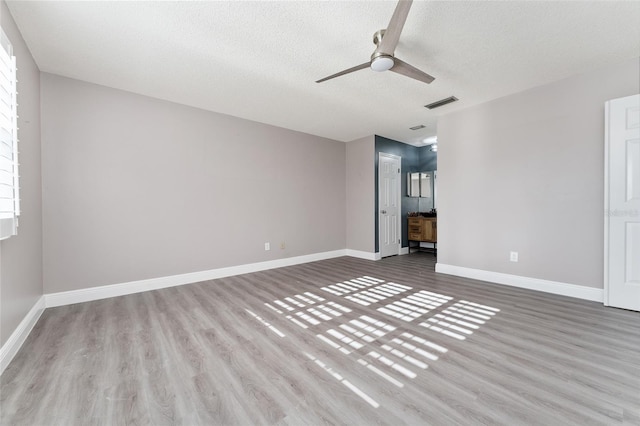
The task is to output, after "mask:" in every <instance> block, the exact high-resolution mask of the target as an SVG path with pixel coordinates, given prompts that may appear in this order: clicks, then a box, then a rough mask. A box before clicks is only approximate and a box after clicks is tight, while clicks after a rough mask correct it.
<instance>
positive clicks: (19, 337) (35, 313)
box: [0, 296, 45, 375]
mask: <svg viewBox="0 0 640 426" xmlns="http://www.w3.org/2000/svg"><path fill="white" fill-rule="evenodd" d="M44 308H45V303H44V296H40V298H39V299H38V301H37V302H36V303H35V304H34V305H33V307H32V308H31V309H30V310H29V312H28V313H27V315H25V317H24V318H23V319H22V321H21V322H20V324H18V327H16V329H15V330H14V331H13V333H11V336H9V339H7V341H6V342H5V344H4V345H2V348H0V375H2V373H4V369H5V368H7V366H8V365H9V363H10V362H11V360H12V359H13V357H14V356H16V354H17V353H18V351H19V350H20V348H21V347H22V345H23V344H24V342H25V340H27V337H28V336H29V333H31V330H32V329H33V326H34V325H36V322H38V319H39V318H40V315H42V312H44Z"/></svg>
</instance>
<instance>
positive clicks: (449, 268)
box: [436, 263, 604, 302]
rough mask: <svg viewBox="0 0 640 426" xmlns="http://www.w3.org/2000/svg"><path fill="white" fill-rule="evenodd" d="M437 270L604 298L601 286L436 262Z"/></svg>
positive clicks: (593, 299) (563, 292)
mask: <svg viewBox="0 0 640 426" xmlns="http://www.w3.org/2000/svg"><path fill="white" fill-rule="evenodd" d="M436 272H438V273H441V274H447V275H456V276H458V277H464V278H472V279H475V280H480V281H489V282H491V283H495V284H504V285H509V286H512V287H519V288H526V289H529V290H537V291H543V292H545V293H553V294H558V295H561V296H569V297H575V298H578V299H584V300H591V301H593V302H602V301H603V298H604V290H603V289H601V288H593V287H586V286H582V285H576V284H567V283H562V282H557V281H548V280H542V279H539V278H529V277H522V276H519V275H511V274H503V273H501V272H491V271H484V270H482V269H473V268H465V267H462V266H454V265H447V264H443V263H436Z"/></svg>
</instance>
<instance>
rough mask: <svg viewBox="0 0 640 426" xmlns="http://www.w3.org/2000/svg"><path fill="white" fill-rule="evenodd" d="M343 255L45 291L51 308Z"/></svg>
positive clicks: (316, 255) (338, 252)
mask: <svg viewBox="0 0 640 426" xmlns="http://www.w3.org/2000/svg"><path fill="white" fill-rule="evenodd" d="M340 256H347V250H345V249H343V250H334V251H327V252H322V253H314V254H308V255H304V256H295V257H287V258H284V259H276V260H269V261H266V262H258V263H249V264H245V265H238V266H230V267H226V268H218V269H211V270H208V271H199V272H190V273H186V274H179V275H171V276H168V277H159V278H150V279H146V280H139V281H130V282H127V283H121V284H111V285H105V286H100V287H91V288H83V289H80V290H71V291H62V292H59V293H48V294H45V295H44V297H45V306H46V307H47V308H52V307H55V306H65V305H72V304H74V303H82V302H90V301H92V300H100V299H108V298H110V297H117V296H125V295H127V294H133V293H142V292H144V291H150V290H159V289H161V288H167V287H175V286H179V285H183V284H193V283H198V282H202V281H208V280H215V279H217V278H225V277H231V276H233V275H240V274H248V273H251V272H259V271H266V270H268V269H274V268H282V267H284V266H293V265H299V264H302V263H308V262H315V261H317V260H324V259H331V258H334V257H340Z"/></svg>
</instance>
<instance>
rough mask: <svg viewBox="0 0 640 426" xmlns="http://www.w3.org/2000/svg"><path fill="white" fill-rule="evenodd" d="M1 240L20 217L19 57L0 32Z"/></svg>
mask: <svg viewBox="0 0 640 426" xmlns="http://www.w3.org/2000/svg"><path fill="white" fill-rule="evenodd" d="M0 46H1V48H0V240H2V239H5V238H9V237H10V236H12V235H15V234H16V232H17V228H18V216H19V215H20V197H19V191H18V189H19V187H18V114H17V111H18V103H17V91H16V83H17V80H16V57H15V56H13V47H12V46H11V42H9V39H8V38H7V36H6V35H5V33H4V31H2V29H0Z"/></svg>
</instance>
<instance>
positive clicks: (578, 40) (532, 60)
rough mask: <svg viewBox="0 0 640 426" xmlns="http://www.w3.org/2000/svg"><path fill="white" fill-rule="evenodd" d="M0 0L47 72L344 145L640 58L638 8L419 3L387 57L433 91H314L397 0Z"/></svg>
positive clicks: (359, 85) (414, 135)
mask: <svg viewBox="0 0 640 426" xmlns="http://www.w3.org/2000/svg"><path fill="white" fill-rule="evenodd" d="M7 4H8V6H9V9H10V11H11V14H12V15H13V17H14V19H15V21H16V23H17V25H18V27H19V28H20V30H21V32H22V34H23V36H24V38H25V40H26V42H27V44H28V46H29V48H30V49H31V52H32V54H33V56H34V58H35V60H36V62H37V64H38V66H39V67H40V70H42V71H44V72H49V73H54V74H59V75H63V76H67V77H72V78H76V79H80V80H84V81H89V82H92V83H97V84H101V85H105V86H109V87H114V88H118V89H123V90H127V91H131V92H135V93H140V94H144V95H148V96H153V97H156V98H161V99H167V100H170V101H174V102H179V103H182V104H186V105H191V106H195V107H199V108H203V109H207V110H211V111H216V112H220V113H225V114H230V115H233V116H237V117H242V118H246V119H250V120H255V121H259V122H263V123H268V124H272V125H276V126H281V127H285V128H289V129H293V130H298V131H302V132H306V133H311V134H315V135H319V136H324V137H327V138H331V139H336V140H340V141H350V140H353V139H357V138H360V137H363V136H368V135H372V134H378V135H382V136H385V137H389V138H392V139H396V140H400V141H403V142H407V143H418V142H419V141H421V140H422V139H424V138H425V137H427V136H432V135H434V134H435V133H436V125H437V115H439V114H443V113H448V112H451V111H454V110H456V109H459V108H465V107H469V106H471V105H474V104H478V103H481V102H485V101H488V100H491V99H495V98H498V97H501V96H505V95H508V94H510V93H515V92H519V91H522V90H525V89H528V88H531V87H535V86H539V85H542V84H545V83H548V82H551V81H555V80H559V79H562V78H565V77H568V76H570V75H574V74H578V73H581V72H585V71H588V70H591V69H595V68H598V67H601V66H604V65H607V64H608V63H615V62H621V61H624V60H627V59H631V58H634V57H638V56H640V2H637V1H632V2H463V1H455V2H453V1H449V2H440V1H434V2H431V1H430V2H423V1H416V2H414V4H413V6H412V9H411V11H410V13H409V17H408V19H407V22H406V25H405V27H404V31H403V33H402V35H401V37H400V43H399V45H398V47H397V49H396V56H398V57H399V58H401V59H403V60H404V61H406V62H409V63H410V64H412V65H414V66H416V67H418V68H420V69H422V70H424V71H426V72H428V73H429V74H431V75H433V76H434V77H436V80H435V81H434V82H433V83H432V84H430V85H427V84H424V83H420V82H418V81H415V80H411V79H409V78H406V77H402V76H400V75H398V74H394V73H391V72H385V73H375V72H373V71H371V70H369V69H366V70H362V71H358V72H356V73H353V74H350V75H347V76H343V77H340V78H337V79H334V80H331V81H327V82H325V83H321V84H316V83H315V80H318V79H319V78H322V77H325V76H327V75H329V74H333V73H335V72H338V71H340V70H343V69H345V68H349V67H351V66H354V65H357V64H360V63H362V62H366V61H368V59H369V55H370V54H371V52H372V51H373V50H374V48H375V46H374V44H373V43H372V35H373V33H374V32H375V31H376V30H379V29H381V28H385V27H386V25H387V23H388V22H389V19H390V17H391V15H392V13H393V10H394V8H395V5H396V2H395V1H379V2H371V1H368V2H347V1H338V2H335V1H306V2H292V1H289V2H273V1H271V2H245V1H233V2H227V1H211V2H164V1H163V2H156V1H149V2H126V1H125V2H84V1H78V2H59V1H45V2H37V1H33V2H32V1H8V2H7ZM639 78H640V77H639ZM451 95H455V96H456V97H458V98H459V99H460V101H459V102H456V103H454V104H451V105H447V106H444V107H442V108H440V109H437V110H434V111H429V110H427V109H425V108H424V107H423V106H424V105H425V104H428V103H431V102H434V101H436V100H439V99H441V98H445V97H448V96H451ZM418 124H424V125H425V126H426V127H425V128H424V129H422V130H418V131H411V130H409V127H412V126H415V125H418Z"/></svg>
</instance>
